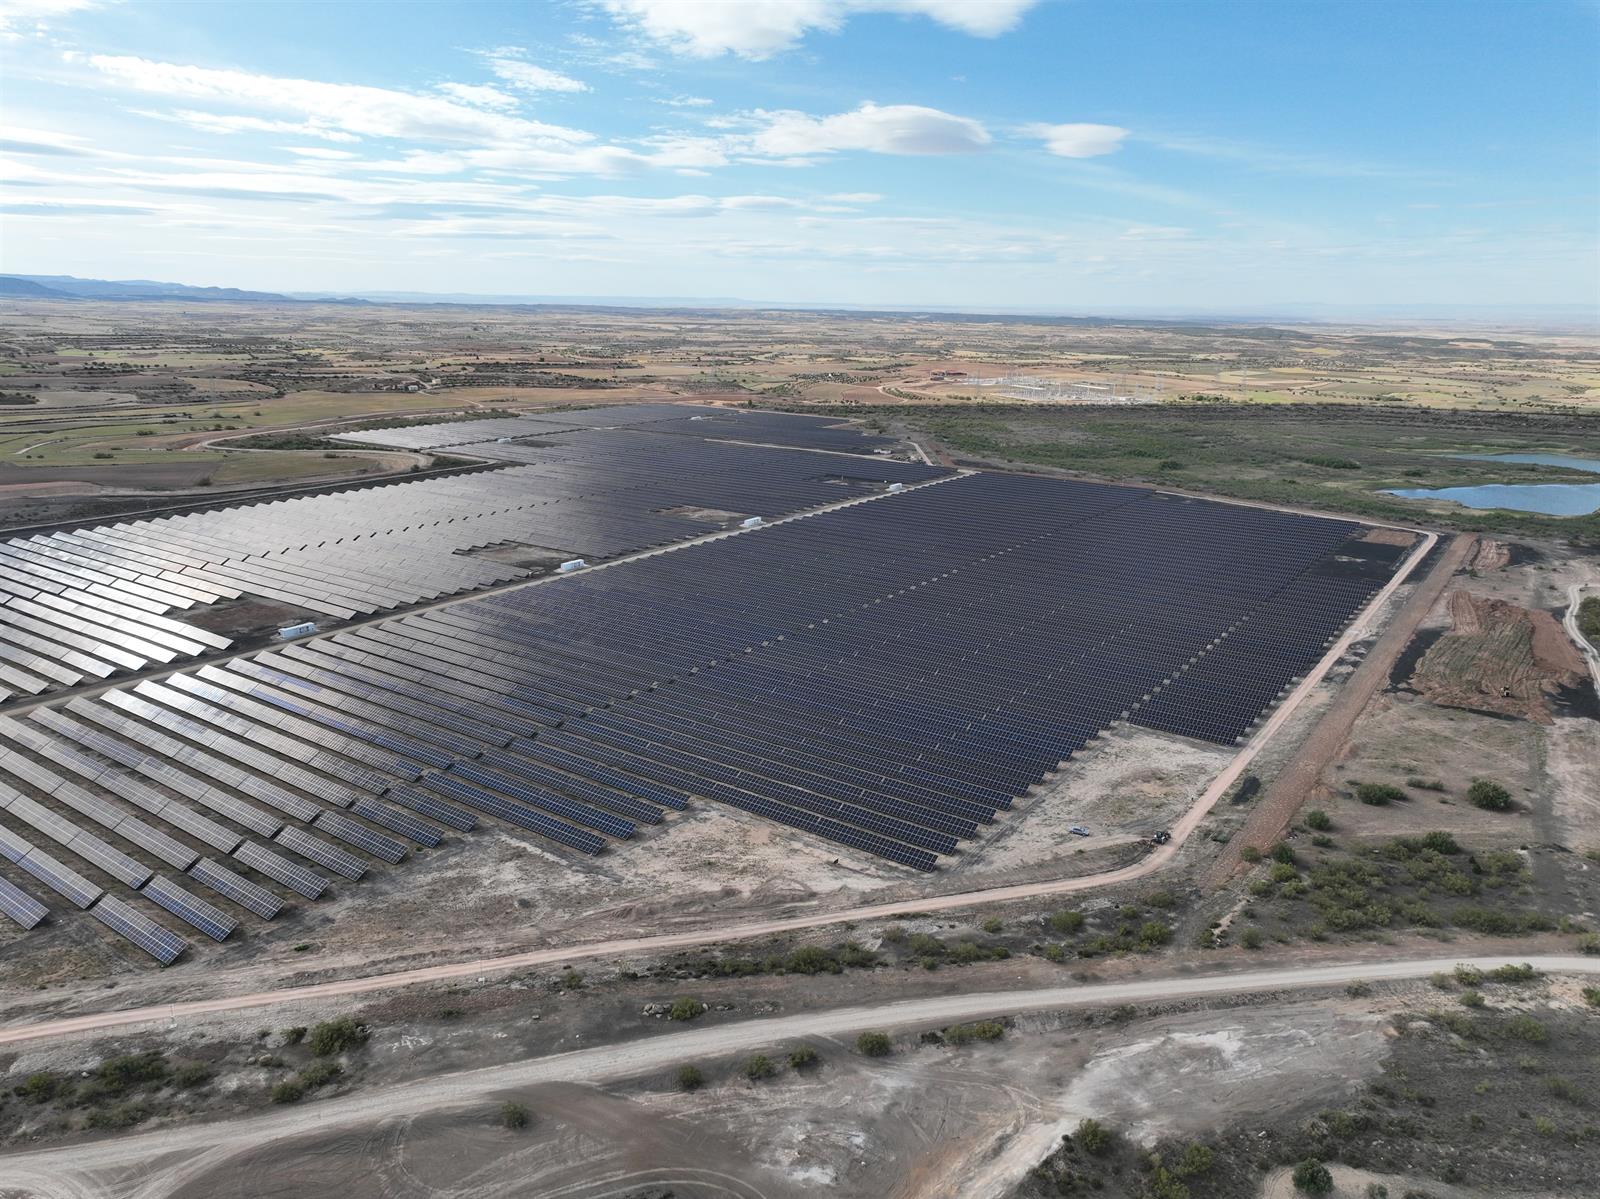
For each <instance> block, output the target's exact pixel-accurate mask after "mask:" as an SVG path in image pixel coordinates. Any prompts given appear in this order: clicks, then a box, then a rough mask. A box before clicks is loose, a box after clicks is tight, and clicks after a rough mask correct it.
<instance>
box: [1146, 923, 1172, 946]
mask: <svg viewBox="0 0 1600 1199" xmlns="http://www.w3.org/2000/svg"><path fill="white" fill-rule="evenodd" d="M1170 940H1172V930H1171V929H1170V928H1168V927H1167V926H1166V925H1165V924H1163V923H1162V922H1161V921H1159V920H1146V921H1145V922H1144V923H1143V924H1141V925H1140V926H1139V948H1140V949H1155V948H1157V947H1158V946H1161V945H1165V944H1166V943H1167V942H1168V941H1170Z"/></svg>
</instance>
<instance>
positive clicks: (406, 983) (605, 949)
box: [0, 533, 1439, 1045]
mask: <svg viewBox="0 0 1600 1199" xmlns="http://www.w3.org/2000/svg"><path fill="white" fill-rule="evenodd" d="M1438 540H1439V537H1438V534H1436V533H1425V534H1424V535H1423V540H1422V543H1421V544H1420V545H1419V546H1417V548H1416V549H1415V550H1414V551H1413V552H1412V554H1411V556H1410V557H1409V558H1408V559H1407V560H1406V564H1405V566H1404V567H1403V568H1402V569H1401V570H1399V571H1397V572H1396V573H1395V576H1394V577H1393V578H1392V579H1390V580H1389V582H1388V583H1387V584H1385V585H1384V587H1383V589H1382V590H1380V591H1379V592H1378V594H1377V595H1376V596H1374V597H1373V598H1372V600H1371V602H1370V603H1369V604H1368V605H1367V607H1366V608H1365V609H1363V611H1362V613H1361V615H1360V616H1359V617H1358V618H1357V619H1356V620H1354V621H1352V622H1351V623H1350V627H1349V628H1348V629H1346V630H1345V633H1344V635H1343V636H1342V637H1340V638H1339V640H1338V641H1336V642H1335V643H1334V644H1333V646H1332V647H1331V648H1330V649H1329V650H1328V652H1327V653H1326V654H1325V655H1323V657H1322V660H1321V661H1320V662H1318V663H1317V665H1316V666H1315V667H1313V668H1312V670H1311V671H1310V673H1308V674H1307V675H1306V676H1305V678H1304V679H1303V680H1301V682H1300V685H1299V686H1297V687H1296V688H1295V689H1294V691H1293V692H1291V693H1290V694H1289V696H1288V697H1287V698H1286V699H1285V700H1284V701H1283V702H1282V703H1281V704H1279V705H1278V707H1277V708H1276V709H1275V710H1274V711H1273V713H1272V715H1271V716H1270V717H1268V718H1267V721H1266V722H1265V723H1264V724H1263V725H1262V726H1261V728H1260V729H1258V730H1257V731H1256V734H1255V736H1253V737H1252V738H1251V739H1250V742H1249V744H1247V745H1246V746H1245V747H1244V748H1243V749H1241V750H1240V751H1239V753H1238V754H1237V755H1235V757H1234V759H1233V761H1231V762H1230V763H1229V764H1228V765H1227V767H1226V768H1224V770H1223V771H1222V773H1220V774H1219V775H1217V777H1216V778H1215V779H1213V780H1212V782H1211V785H1210V786H1208V787H1207V788H1206V789H1205V791H1204V792H1203V793H1202V794H1201V795H1200V798H1199V799H1197V800H1196V801H1195V802H1194V804H1193V805H1192V806H1191V807H1190V808H1189V810H1188V811H1187V812H1185V813H1184V815H1183V817H1182V818H1181V819H1180V820H1179V821H1178V822H1177V823H1176V824H1175V825H1173V826H1172V829H1171V832H1172V840H1171V841H1169V842H1168V843H1167V844H1165V845H1161V846H1156V847H1154V848H1153V849H1152V850H1151V852H1150V853H1148V854H1146V855H1145V856H1144V857H1143V858H1141V859H1140V860H1139V861H1137V862H1134V863H1132V864H1131V865H1128V866H1122V867H1119V868H1117V869H1115V870H1107V871H1103V872H1101V873H1099V874H1088V875H1083V876H1080V877H1077V878H1066V879H1054V880H1051V881H1048V882H1039V883H1019V884H1016V885H1014V886H1009V887H988V888H984V889H982V890H977V891H960V892H956V893H954V894H950V895H933V896H928V897H926V898H922V899H907V900H897V901H894V902H892V903H879V904H866V905H863V906H860V907H853V908H841V909H838V910H834V911H828V912H813V913H810V914H807V915H803V916H787V917H782V918H779V919H773V920H754V921H746V922H744V923H741V924H729V925H723V926H722V927H720V928H709V929H704V928H703V929H692V930H688V931H685V932H679V933H660V934H656V935H652V936H645V937H628V938H620V939H616V940H611V941H599V942H591V943H588V944H581V945H562V946H557V947H554V948H551V949H534V950H528V951H526V952H523V953H513V954H504V955H501V956H498V957H492V958H479V959H476V960H474V961H467V962H449V963H445V964H442V965H438V966H423V967H419V968H417V969H415V970H402V971H395V972H391V973H387V974H373V975H365V976H361V977H357V978H346V979H338V980H336V981H333V982H325V983H311V984H308V985H306V986H299V987H284V988H280V989H278V990H274V991H258V992H255V993H253V994H248V995H229V996H223V997H221V998H217V999H198V1000H191V1001H189V1002H187V1003H173V1004H158V1005H153V1006H150V1007H141V1008H124V1009H122V1010H120V1011H109V1012H95V1013H92V1014H90V1015H86V1016H71V1017H67V1018H64V1019H59V1020H48V1021H40V1022H36V1023H32V1024H20V1025H16V1026H14V1027H10V1028H3V1029H0V1045H14V1044H19V1043H21V1042H24V1041H33V1040H40V1039H43V1038H48V1037H60V1036H71V1035H74V1034H82V1033H96V1032H107V1031H110V1030H111V1029H116V1028H127V1027H130V1026H132V1025H138V1024H150V1023H154V1022H156V1021H160V1020H168V1019H180V1018H184V1017H190V1016H206V1015H215V1014H218V1013H222V1012H237V1011H245V1010H248V1009H251V1008H261V1007H273V1006H278V1005H282V1004H290V1003H305V1002H308V1001H315V1000H321V999H337V998H342V997H346V996H350V995H363V994H369V993H371V992H375V991H386V990H391V989H394V988H399V987H410V986H416V985H418V984H421V983H434V982H449V981H451V980H454V979H461V978H477V977H479V976H481V975H486V974H499V973H504V972H506V971H510V970H526V969H531V968H534V967H538V966H554V965H564V964H567V963H571V962H579V961H584V960H588V959H592V958H600V957H626V956H632V955H646V954H660V953H667V952H671V951H674V950H680V949H693V948H700V947H704V946H707V945H715V944H721V943H724V942H728V941H747V940H752V939H755V938H759V937H768V936H775V935H779V934H783V933H792V932H803V931H805V930H808V929H814V928H822V927H825V926H827V925H832V924H842V923H846V922H854V921H861V920H883V919H889V918H891V917H894V916H903V915H911V914H915V913H922V912H947V911H952V910H955V909H959V908H969V907H976V906H980V905H986V904H997V903H1010V902H1014V901H1016V900H1022V899H1040V898H1046V897H1050V896H1058V895H1071V894H1076V893H1079V892H1082V891H1090V890H1096V889H1098V888H1101V887H1108V886H1114V885H1116V884H1118V883H1125V882H1133V881H1136V880H1138V879H1141V878H1147V877H1149V876H1150V875H1153V874H1155V873H1156V872H1157V871H1159V870H1161V869H1162V868H1163V867H1165V866H1166V865H1167V864H1168V863H1169V862H1171V861H1172V859H1173V858H1174V857H1176V856H1177V853H1178V851H1179V849H1181V848H1182V846H1183V844H1184V842H1185V841H1187V840H1188V838H1189V836H1190V834H1192V833H1193V832H1194V830H1195V829H1196V828H1198V827H1199V825H1200V823H1201V821H1203V820H1204V819H1205V818H1206V816H1207V815H1209V814H1210V812H1211V809H1212V808H1213V807H1215V806H1216V804H1217V802H1218V801H1219V800H1220V799H1221V798H1222V796H1223V795H1224V794H1226V792H1227V791H1228V789H1229V788H1230V787H1232V786H1233V784H1234V782H1235V781H1236V780H1237V779H1238V778H1239V777H1240V776H1241V775H1242V774H1243V773H1244V771H1245V768H1246V767H1247V766H1249V765H1250V763H1251V762H1252V761H1254V760H1255V757H1256V755H1257V754H1259V753H1260V752H1261V750H1262V749H1263V748H1264V747H1265V746H1266V745H1267V743H1268V742H1269V741H1270V740H1271V739H1272V737H1273V736H1274V735H1275V734H1276V733H1277V731H1278V730H1279V729H1280V728H1282V727H1283V725H1284V724H1285V723H1286V722H1287V721H1288V720H1289V719H1290V718H1291V717H1292V716H1293V715H1294V713H1295V712H1296V711H1297V710H1298V709H1299V707H1300V705H1301V704H1302V703H1303V702H1304V701H1305V699H1306V697H1307V696H1308V695H1310V694H1311V692H1312V690H1313V689H1315V687H1316V686H1317V684H1319V683H1320V682H1321V681H1322V680H1323V678H1324V677H1325V676H1326V675H1327V673H1328V671H1329V670H1331V669H1332V668H1333V665H1334V663H1336V662H1337V661H1338V660H1339V659H1340V658H1341V657H1343V656H1344V654H1345V652H1346V651H1347V650H1348V649H1349V648H1350V646H1351V645H1353V644H1354V643H1355V642H1356V641H1358V640H1360V639H1361V638H1364V637H1366V636H1369V635H1370V632H1371V630H1370V628H1369V627H1368V626H1369V622H1370V621H1371V620H1372V619H1373V618H1374V616H1375V615H1376V614H1377V613H1378V612H1379V611H1381V609H1382V607H1383V605H1384V604H1385V603H1386V602H1387V601H1388V599H1389V597H1390V596H1392V595H1393V594H1394V592H1395V591H1396V590H1397V589H1398V588H1399V587H1400V586H1401V584H1403V583H1404V582H1405V581H1406V580H1407V579H1408V578H1410V576H1411V574H1412V572H1413V571H1414V570H1415V569H1416V566H1417V564H1418V563H1420V562H1421V561H1422V560H1423V559H1424V558H1426V557H1427V555H1428V552H1429V551H1430V550H1431V549H1432V548H1433V546H1434V544H1435V543H1436V542H1437V541H1438Z"/></svg>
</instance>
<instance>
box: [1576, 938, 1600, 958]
mask: <svg viewBox="0 0 1600 1199" xmlns="http://www.w3.org/2000/svg"><path fill="white" fill-rule="evenodd" d="M1578 952H1579V953H1587V954H1597V953H1600V933H1584V934H1583V935H1582V936H1581V937H1579V938H1578Z"/></svg>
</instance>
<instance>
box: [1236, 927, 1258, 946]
mask: <svg viewBox="0 0 1600 1199" xmlns="http://www.w3.org/2000/svg"><path fill="white" fill-rule="evenodd" d="M1261 941H1262V936H1261V930H1260V929H1259V928H1255V927H1254V926H1252V927H1250V928H1247V929H1245V930H1244V932H1242V933H1240V934H1239V944H1241V945H1243V946H1244V947H1245V948H1246V949H1260V948H1261Z"/></svg>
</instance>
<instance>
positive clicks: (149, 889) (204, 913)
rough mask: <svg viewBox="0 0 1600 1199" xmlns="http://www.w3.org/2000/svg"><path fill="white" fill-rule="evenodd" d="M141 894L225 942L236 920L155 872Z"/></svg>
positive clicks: (215, 938) (213, 938)
mask: <svg viewBox="0 0 1600 1199" xmlns="http://www.w3.org/2000/svg"><path fill="white" fill-rule="evenodd" d="M140 894H142V895H144V896H145V897H146V898H147V899H150V900H153V901H154V902H156V903H158V904H160V905H161V906H162V907H164V908H166V909H167V911H169V912H171V913H172V914H173V915H174V916H176V917H178V919H180V920H182V921H184V922H186V923H188V924H191V925H193V926H194V927H195V928H197V929H199V930H200V931H201V932H203V933H205V935H206V936H208V937H210V938H211V939H212V940H213V941H226V940H227V939H228V934H230V933H231V932H233V930H234V929H236V928H238V927H239V922H238V921H237V920H235V919H234V918H233V917H232V916H230V915H228V914H227V913H226V912H224V911H223V910H222V909H220V908H218V907H217V906H215V905H214V904H209V903H207V902H206V901H205V900H203V899H200V898H198V897H196V896H194V895H190V894H189V892H187V891H185V890H184V889H183V888H182V887H180V886H178V885H177V884H176V883H173V882H171V881H170V880H168V879H166V878H164V877H163V876H161V875H159V874H158V875H156V876H155V877H154V878H153V879H151V880H150V881H149V882H148V883H146V884H145V886H144V889H143V891H141V892H140Z"/></svg>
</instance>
